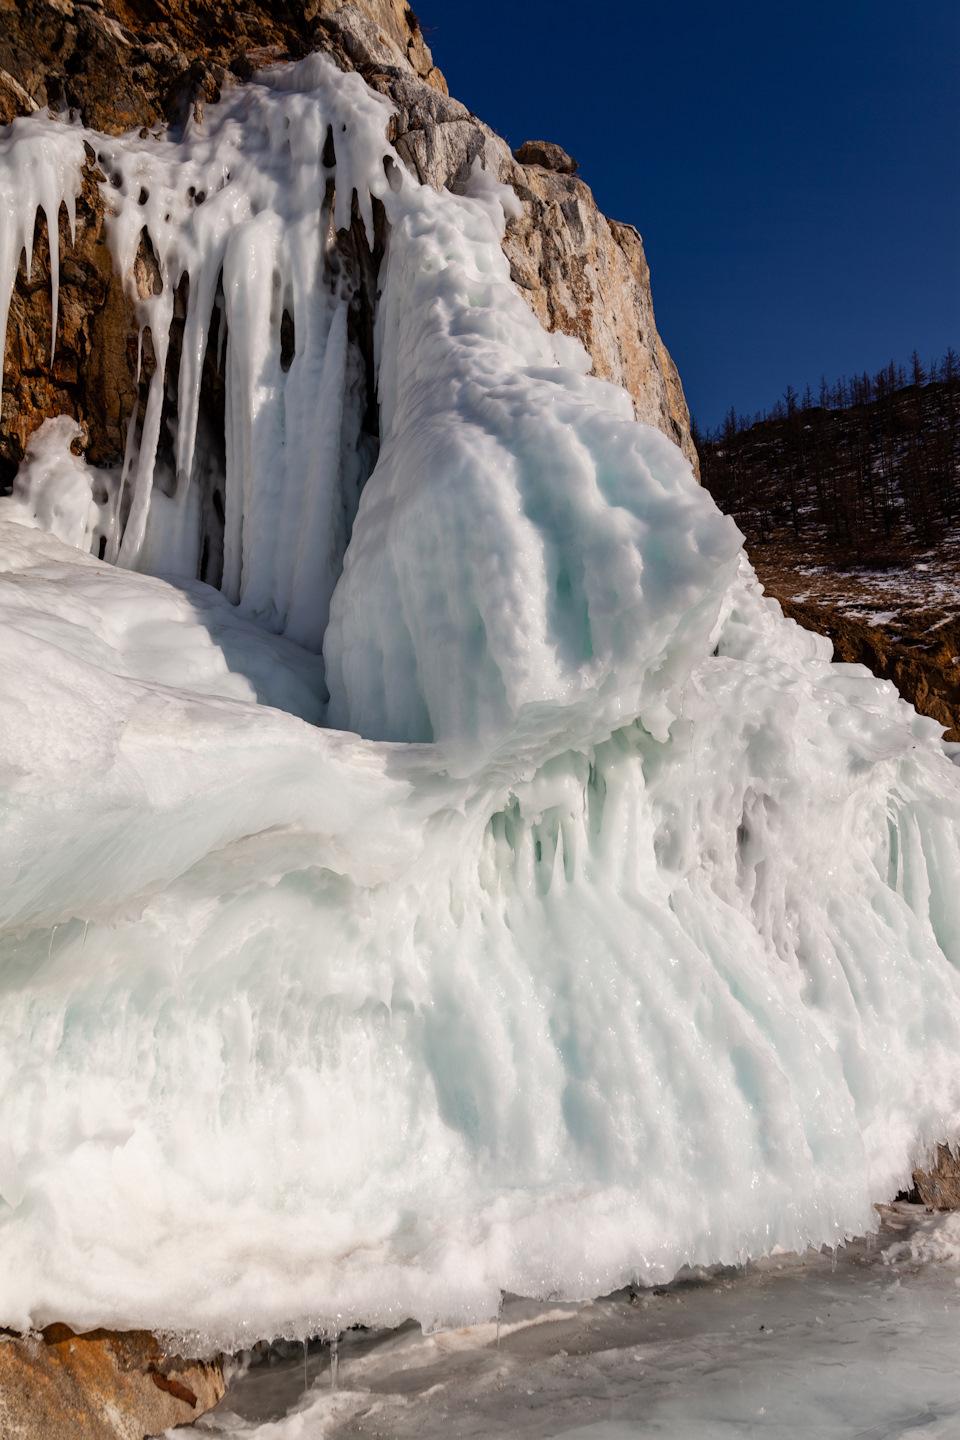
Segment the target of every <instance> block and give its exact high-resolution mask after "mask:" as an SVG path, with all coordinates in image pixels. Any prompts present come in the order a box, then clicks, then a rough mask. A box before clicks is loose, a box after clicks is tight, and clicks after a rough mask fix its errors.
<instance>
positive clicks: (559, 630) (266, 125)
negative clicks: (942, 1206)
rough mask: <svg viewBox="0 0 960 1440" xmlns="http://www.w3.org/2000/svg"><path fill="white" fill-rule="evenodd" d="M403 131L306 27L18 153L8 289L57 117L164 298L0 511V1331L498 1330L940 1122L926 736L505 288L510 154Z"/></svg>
mask: <svg viewBox="0 0 960 1440" xmlns="http://www.w3.org/2000/svg"><path fill="white" fill-rule="evenodd" d="M387 119H388V108H387V106H386V103H385V102H384V101H383V100H382V99H381V98H379V97H378V96H376V95H375V94H373V92H371V91H370V90H368V89H367V87H366V86H365V85H364V84H363V82H362V81H361V80H360V79H359V77H357V76H355V75H343V74H340V73H339V72H338V71H337V70H336V69H335V68H334V67H333V65H332V64H331V63H330V62H329V61H327V60H325V59H323V58H322V57H318V56H314V57H311V58H310V59H308V60H306V61H303V62H301V63H300V64H298V65H296V66H291V67H279V68H277V69H275V70H272V71H269V72H261V73H260V74H259V75H258V77H257V78H256V80H255V82H252V83H250V84H249V85H247V86H245V87H243V88H242V89H238V90H236V91H234V92H227V93H226V94H225V98H224V100H223V101H222V102H221V104H220V105H219V106H217V107H210V108H208V109H207V111H206V114H205V116H204V118H203V123H202V125H199V126H197V125H195V124H194V123H193V122H191V123H190V124H189V125H188V127H187V130H186V132H185V134H184V135H183V137H182V138H181V139H180V140H175V139H172V138H170V137H167V136H147V137H146V138H143V139H140V138H137V137H135V136H134V137H130V136H126V137H121V138H119V139H106V138H104V137H102V136H97V135H92V134H90V133H89V132H84V131H83V130H82V129H81V128H80V127H79V126H75V125H69V124H65V123H61V122H58V121H55V120H54V119H51V118H49V117H45V116H41V117H34V118H32V119H29V120H17V121H15V122H14V123H13V125H12V126H11V127H10V129H9V131H8V132H7V137H6V139H5V140H4V141H3V149H2V151H0V185H2V187H3V190H4V193H5V194H6V195H8V196H12V197H13V200H11V201H10V203H9V204H8V206H7V211H8V212H9V215H10V216H13V217H14V219H13V220H5V221H4V222H3V225H0V272H2V273H0V281H2V283H3V285H5V286H6V290H5V291H3V292H0V298H3V299H4V300H5V299H6V297H7V296H8V294H9V289H10V286H11V285H12V283H13V268H12V266H13V262H12V261H11V259H10V256H11V255H13V256H16V255H17V254H18V253H19V252H18V250H17V246H18V245H19V244H20V243H21V241H22V240H23V237H24V236H27V235H29V234H30V233H32V224H33V220H32V215H33V209H35V207H36V205H37V204H40V205H42V207H43V209H44V212H45V214H46V215H47V217H48V221H49V220H50V219H51V218H52V217H53V216H54V215H55V214H56V213H57V207H58V204H59V202H60V199H61V198H63V199H65V200H66V201H67V203H68V204H69V202H70V198H71V196H73V195H74V194H75V193H76V192H77V189H78V187H79V177H80V166H81V165H82V162H83V156H84V153H85V152H84V141H86V143H87V144H89V145H90V146H91V147H92V148H93V149H94V150H95V151H96V153H97V155H98V156H99V161H100V164H101V166H102V168H103V170H104V173H105V174H106V176H107V181H106V184H105V190H106V193H107V194H108V196H109V198H110V203H111V205H112V207H113V211H114V214H113V219H112V221H111V226H112V229H111V235H112V244H113V245H114V247H115V253H116V257H117V261H118V264H120V265H122V266H123V267H124V268H125V269H127V268H129V267H130V266H131V264H132V261H133V258H134V255H135V253H136V249H137V246H138V245H139V243H140V236H141V234H142V231H143V228H144V227H146V229H147V230H148V233H149V236H150V240H151V244H152V248H153V252H154V255H155V257H156V262H157V265H158V268H159V273H160V276H161V279H162V287H161V289H160V291H159V293H158V294H156V295H154V296H152V297H150V298H149V299H148V300H146V301H142V302H141V304H142V306H143V309H142V313H141V319H142V322H143V324H144V325H145V326H146V325H149V327H150V330H151V336H152V343H153V347H154V351H155V353H156V355H157V357H158V359H159V361H160V363H159V364H158V367H157V371H156V373H155V377H154V380H153V382H152V386H151V395H150V400H149V403H148V405H147V410H146V416H145V420H144V424H143V428H142V433H136V430H135V427H134V426H132V425H131V427H130V440H129V444H128V450H127V458H126V461H125V463H124V466H123V469H122V472H120V473H117V472H95V471H93V470H92V469H91V468H90V467H88V466H87V465H86V464H85V462H84V461H82V460H81V459H80V458H79V457H77V456H74V455H72V454H71V452H70V442H71V438H72V436H73V434H74V432H73V431H72V430H71V428H70V423H69V422H67V421H65V420H63V419H60V420H57V421H54V422H48V424H47V425H46V426H45V427H44V429H43V430H42V431H41V432H39V433H38V435H37V436H36V437H35V440H34V442H33V445H32V448H31V450H30V452H29V454H28V455H27V457H26V459H25V461H24V465H23V466H22V467H21V472H20V475H19V476H18V478H17V484H16V487H15V493H14V495H13V496H12V497H10V498H9V499H8V500H5V501H3V502H0V547H2V552H3V559H2V575H0V612H2V622H3V628H2V634H3V647H2V664H3V668H4V676H5V683H4V685H3V687H2V690H0V734H2V736H3V752H2V753H3V762H4V764H3V787H4V790H3V802H4V803H3V809H2V812H0V866H2V873H3V877H4V884H3V888H2V895H0V901H2V924H3V938H2V950H0V956H2V960H0V977H2V979H0V985H2V992H3V1000H4V1003H3V1007H2V1014H0V1035H2V1040H0V1115H2V1124H0V1194H2V1203H0V1263H2V1268H3V1272H4V1275H5V1280H4V1283H3V1286H2V1289H0V1323H2V1324H6V1325H13V1326H26V1325H30V1324H38V1323H44V1322H46V1321H48V1320H52V1319H58V1320H63V1321H67V1322H69V1323H72V1324H74V1325H75V1326H81V1327H82V1326H88V1325H93V1324H110V1325H115V1326H128V1325H147V1326H150V1327H154V1328H157V1327H166V1328H169V1329H171V1330H177V1331H189V1332H195V1333H197V1334H199V1335H200V1336H202V1337H203V1338H204V1339H205V1340H207V1341H211V1342H212V1341H216V1342H218V1343H222V1344H227V1345H230V1344H233V1343H236V1342H237V1341H238V1340H240V1339H242V1338H244V1337H248V1338H249V1337H250V1336H261V1335H273V1334H278V1333H285V1334H288V1335H303V1334H307V1333H313V1334H315V1333H318V1332H319V1331H321V1330H323V1329H326V1330H327V1331H330V1330H335V1329H337V1328H339V1327H342V1326H343V1325H345V1324H346V1323H348V1322H350V1321H353V1320H366V1321H370V1320H378V1321H384V1322H392V1321H397V1320H400V1319H402V1318H404V1317H405V1316H408V1315H413V1316H416V1317H418V1318H420V1319H421V1320H423V1321H424V1322H432V1321H435V1320H449V1319H477V1318H481V1319H482V1318H487V1317H488V1316H489V1315H490V1314H492V1313H493V1312H494V1311H495V1310H496V1307H497V1303H498V1299H499V1296H500V1292H501V1290H504V1289H505V1290H510V1291H513V1292H518V1293H525V1294H533V1295H547V1294H558V1295H566V1296H583V1295H587V1294H596V1293H598V1292H600V1291H603V1290H609V1289H611V1288H613V1287H614V1286H615V1285H616V1284H618V1283H620V1282H622V1281H624V1280H625V1279H639V1280H641V1281H644V1282H650V1281H653V1280H658V1279H663V1278H666V1277H669V1276H670V1275H672V1274H673V1273H674V1272H675V1271H676V1270H677V1268H678V1267H679V1266H680V1265H681V1264H683V1263H702V1262H710V1261H717V1260H731V1259H735V1258H737V1257H742V1256H744V1255H746V1254H757V1253H761V1252H765V1251H768V1250H769V1249H770V1248H771V1247H772V1246H774V1245H775V1244H778V1245H780V1246H783V1247H786V1248H794V1247H802V1246H803V1245H804V1244H806V1243H807V1242H813V1243H815V1244H820V1243H824V1242H826V1243H835V1242H836V1241H838V1240H840V1239H841V1238H842V1237H843V1236H845V1235H847V1234H850V1233H852V1232H856V1231H862V1230H863V1229H865V1228H866V1227H868V1226H869V1224H870V1222H871V1218H872V1214H871V1208H870V1207H871V1202H872V1201H874V1200H876V1199H878V1198H883V1197H885V1196H889V1195H890V1194H891V1193H892V1192H893V1191H894V1190H895V1189H896V1188H897V1186H898V1184H899V1183H901V1182H902V1181H903V1180H904V1179H905V1177H906V1175H907V1173H908V1171H909V1168H910V1165H911V1162H912V1161H913V1160H914V1159H916V1158H917V1157H918V1156H919V1155H920V1153H921V1152H922V1150H923V1147H924V1146H927V1145H930V1144H931V1143H932V1142H934V1141H935V1140H938V1139H946V1138H951V1137H953V1136H954V1135H955V1134H956V1133H957V1132H958V1129H960V1070H958V1067H957V1064H956V1055H957V1053H958V1048H960V977H958V974H957V969H956V966H957V962H958V961H960V892H958V888H957V885H956V879H955V877H956V874H957V871H958V863H960V846H958V835H960V831H958V822H960V784H958V777H957V775H956V772H955V770H954V768H953V765H952V764H951V760H950V758H949V755H948V753H947V751H946V749H945V747H944V745H943V744H942V742H941V741H940V739H939V738H938V737H939V727H937V726H936V725H935V724H933V722H931V721H928V720H924V719H921V718H919V717H918V716H917V715H916V713H915V712H914V711H913V710H912V709H911V708H910V707H909V706H907V705H906V704H904V703H903V702H902V701H900V700H899V699H898V698H897V696H896V694H895V692H894V691H893V689H892V687H891V686H890V685H889V684H886V683H884V682H882V681H879V680H876V679H874V678H873V677H872V676H871V675H869V673H868V672H867V671H866V670H864V669H862V668H861V667H857V666H846V665H833V664H832V663H831V661H830V647H829V645H828V643H827V642H826V641H823V640H821V639H819V638H817V637H815V636H813V635H811V634H809V633H807V632H805V631H803V630H801V629H799V628H798V627H797V626H796V625H795V624H793V623H792V622H788V621H786V620H784V619H783V617H782V615H781V614H780V611H779V609H778V607H777V606H776V605H775V604H774V603H773V602H771V601H769V600H766V599H765V598H764V597H763V595H762V593H761V591H760V589H759V587H758V585H757V583H756V581H755V579H754V577H753V575H752V572H751V571H750V568H749V565H748V564H747V562H746V561H745V559H744V558H743V557H742V555H741V554H740V552H739V542H740V537H739V535H738V533H737V532H736V530H735V527H734V526H733V524H732V522H731V521H729V520H728V519H726V518H725V517H723V516H722V515H720V513H719V512H718V511H717V509H716V507H715V506H714V504H713V502H712V500H711V499H710V497H709V495H707V494H705V493H704V492H703V491H702V490H700V489H699V488H698V486H697V485H696V483H695V481H694V479H693V476H692V474H691V471H690V467H689V465H688V464H687V462H686V461H685V460H684V459H683V457H682V456H681V454H680V452H679V450H677V449H676V447H674V446H673V445H672V444H671V443H670V442H669V441H668V440H667V439H665V438H664V436H662V435H661V434H659V433H658V432H656V431H654V430H651V429H649V428H647V427H644V426H641V425H637V424H636V423H635V422H634V420H633V418H632V409H631V406H630V402H629V399H628V397H627V396H626V395H625V394H624V393H623V392H620V391H618V390H616V389H614V388H613V387H611V386H609V385H606V384H603V383H601V382H599V381H598V380H596V379H594V378H591V377H590V376H589V375H588V374H587V373H586V371H587V370H588V368H589V360H588V358H587V357H586V355H585V353H584V352H583V351H582V350H581V348H580V347H579V346H578V345H577V344H575V343H574V342H572V341H570V340H567V339H565V338H564V337H562V336H551V335H548V334H546V333H545V332H544V331H543V330H542V329H541V327H540V325H539V323H538V322H537V321H536V319H535V318H534V317H533V315H532V314H531V313H530V311H529V310H528V309H527V307H526V305H525V303H524V301H523V299H522V298H521V297H520V296H519V294H518V293H517V292H516V291H515V289H514V288H513V286H512V285H511V283H510V280H509V272H508V267H507V264H506V261H505V260H504V258H503V255H502V252H501V249H500V244H499V240H500V236H501V234H502V230H503V226H504V224H505V221H506V217H507V215H508V213H509V212H510V209H511V206H512V205H513V204H514V203H515V202H514V200H513V197H512V194H511V193H510V192H508V191H506V190H505V189H503V188H502V187H500V186H499V185H498V184H497V183H496V182H495V181H494V180H493V179H492V177H490V176H487V175H485V174H483V173H482V172H476V173H475V174H474V176H473V179H472V182H471V184H470V186H469V193H467V194H465V195H453V194H450V193H442V194H437V193H435V192H434V191H432V190H431V189H429V188H423V187H420V186H419V185H418V184H417V183H416V182H415V181H414V180H413V179H412V178H411V177H410V175H409V174H408V173H407V172H406V171H405V170H404V168H403V166H402V165H401V164H400V162H399V160H398V158H397V157H396V155H395V154H394V152H393V151H392V149H391V146H390V145H389V144H388V142H387V141H386V139H385V138H384V137H385V126H386V122H387ZM18 187H19V188H18ZM31 207H32V208H31ZM354 207H355V209H354ZM28 212H29V213H28ZM354 214H355V215H356V216H357V217H359V218H358V220H357V222H356V223H357V224H359V225H362V227H363V228H364V230H365V232H366V235H367V238H368V240H369V242H370V243H371V244H373V243H374V241H375V239H376V231H377V227H378V226H380V227H381V229H382V234H383V235H384V236H385V243H386V253H385V258H384V260H383V263H382V265H381V268H380V281H379V284H380V293H379V298H378V301H377V314H376V355H377V400H378V404H379V417H380V446H379V454H376V453H375V449H374V447H372V446H371V445H370V444H369V443H368V440H367V438H366V437H365V435H364V433H363V432H362V425H361V417H362V414H363V410H364V407H365V406H366V405H367V404H368V402H369V399H370V397H369V396H367V395H366V394H365V388H364V387H365V379H364V374H363V368H362V364H361V362H360V358H359V356H358V353H357V350H356V346H355V345H354V343H353V342H352V341H351V339H350V335H349V331H348V326H347V307H348V305H349V303H350V298H351V296H350V287H349V283H348V278H347V277H346V275H345V272H344V270H343V269H342V267H341V266H339V264H338V249H337V245H338V240H337V234H338V231H339V232H340V233H342V231H343V229H344V227H345V226H347V225H348V224H350V223H351V219H352V217H353V216H354ZM25 216H26V218H25ZM18 227H19V228H18ZM184 274H185V275H187V276H188V277H189V306H188V310H187V317H186V322H185V330H184V344H183V357H182V360H181V365H180V378H179V401H178V406H177V433H176V449H175V457H176V458H175V465H174V469H173V473H170V474H168V473H166V472H163V473H161V472H162V463H161V461H160V460H159V459H158V443H159V436H160V420H161V408H162V404H161V402H162V398H163V397H162V393H161V392H162V379H161V380H157V378H156V376H160V375H161V374H162V369H163V364H162V360H163V355H164V350H165V345H166V335H167V332H168V328H169V324H170V317H171V313H172V309H171V307H172V296H173V292H174V289H175V287H176V286H177V285H178V283H179V282H180V280H181V277H182V276H183V275H184ZM54 288H55V287H54ZM55 303H56V294H55V293H54V304H55ZM215 310H219V311H220V313H222V315H223V316H224V317H225V324H226V337H227V338H226V352H225V357H224V365H225V374H226V394H227V407H226V437H225V439H226V445H225V464H224V467H223V470H222V473H221V472H220V471H218V470H217V468H216V467H217V461H216V451H215V447H211V446H206V447H205V443H204V440H203V435H202V433H201V431H200V430H199V429H198V394H199V383H200V382H199V376H200V368H201V363H202V360H203V356H204V351H205V347H206V343H207V335H208V329H209V325H210V321H211V315H212V314H213V312H214V311H215ZM285 311H286V312H288V314H289V315H290V316H292V319H293V324H294V328H295V352H294V354H293V357H292V360H289V357H287V358H288V360H289V363H288V364H284V363H281V362H282V360H283V358H284V357H283V354H282V344H281V340H282V336H281V331H282V327H283V323H284V322H283V315H284V312H285ZM374 462H375V463H374ZM218 487H219V488H218ZM216 494H219V495H220V498H221V504H220V508H219V510H218V508H217V506H216V505H214V503H213V499H214V497H215V495H216ZM204 546H206V548H207V552H208V553H209V552H210V550H211V548H213V549H216V548H217V547H218V546H219V554H220V558H221V561H222V566H221V575H220V580H221V584H220V588H219V589H214V588H213V587H211V586H210V585H206V584H202V583H201V582H200V581H199V579H198V578H197V576H198V572H199V565H200V560H199V557H200V555H201V553H202V551H203V549H204ZM101 552H102V553H101ZM111 561H116V562H117V563H116V564H113V563H111ZM146 572H152V573H146ZM162 576H165V577H167V578H158V577H162ZM171 577H172V578H171ZM321 649H322V659H321V657H320V651H321ZM317 720H325V721H326V723H325V724H324V725H317V724H316V723H314V722H316V721H317Z"/></svg>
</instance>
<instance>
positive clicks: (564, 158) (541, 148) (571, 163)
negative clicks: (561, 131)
mask: <svg viewBox="0 0 960 1440" xmlns="http://www.w3.org/2000/svg"><path fill="white" fill-rule="evenodd" d="M513 158H514V160H517V161H518V162H519V163H520V164H521V165H539V166H540V168H541V170H554V171H555V172H556V173H557V174H558V175H576V173H577V171H578V170H579V169H580V166H579V165H578V164H577V162H576V160H574V158H573V156H572V155H568V154H567V152H566V150H564V149H563V148H562V147H561V146H560V145H554V144H553V143H552V141H550V140H524V142H523V144H522V145H521V146H520V149H519V150H514V152H513Z"/></svg>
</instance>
